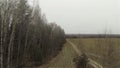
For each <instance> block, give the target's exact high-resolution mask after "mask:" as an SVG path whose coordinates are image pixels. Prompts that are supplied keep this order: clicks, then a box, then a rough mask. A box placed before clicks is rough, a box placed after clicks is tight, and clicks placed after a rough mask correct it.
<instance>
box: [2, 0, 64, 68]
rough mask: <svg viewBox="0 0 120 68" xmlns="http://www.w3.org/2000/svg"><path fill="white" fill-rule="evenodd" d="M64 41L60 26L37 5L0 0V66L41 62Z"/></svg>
mask: <svg viewBox="0 0 120 68" xmlns="http://www.w3.org/2000/svg"><path fill="white" fill-rule="evenodd" d="M64 43H65V33H64V30H63V29H62V28H61V27H60V26H58V25H57V24H55V23H48V22H47V20H46V18H45V15H43V14H41V11H40V7H39V5H36V6H35V7H32V6H30V5H29V4H28V2H27V0H0V68H22V67H24V66H30V65H42V64H44V63H47V62H48V61H49V60H50V59H52V58H53V57H55V56H56V55H57V54H58V53H59V51H60V50H61V49H62V47H63V44H64Z"/></svg>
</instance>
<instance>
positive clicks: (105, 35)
mask: <svg viewBox="0 0 120 68" xmlns="http://www.w3.org/2000/svg"><path fill="white" fill-rule="evenodd" d="M66 38H120V34H66Z"/></svg>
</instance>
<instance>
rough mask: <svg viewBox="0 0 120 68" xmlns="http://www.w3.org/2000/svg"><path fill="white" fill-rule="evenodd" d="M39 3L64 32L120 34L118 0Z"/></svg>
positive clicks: (48, 16) (46, 0) (54, 0)
mask: <svg viewBox="0 0 120 68" xmlns="http://www.w3.org/2000/svg"><path fill="white" fill-rule="evenodd" d="M39 5H40V7H41V10H42V13H44V14H45V15H46V18H47V20H48V22H55V23H57V24H58V25H60V26H61V27H62V28H63V29H64V30H65V33H72V34H73V33H75V34H78V33H79V34H101V33H105V32H107V33H113V34H120V30H119V29H120V27H119V26H120V0H39Z"/></svg>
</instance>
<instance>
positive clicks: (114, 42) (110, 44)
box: [40, 38, 120, 68]
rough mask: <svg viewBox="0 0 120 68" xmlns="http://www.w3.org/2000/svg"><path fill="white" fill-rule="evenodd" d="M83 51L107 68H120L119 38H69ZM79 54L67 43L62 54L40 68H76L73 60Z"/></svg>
mask: <svg viewBox="0 0 120 68" xmlns="http://www.w3.org/2000/svg"><path fill="white" fill-rule="evenodd" d="M68 40H69V41H71V42H72V43H73V44H75V45H76V47H77V48H78V49H79V50H80V51H81V52H85V53H87V55H88V56H89V57H90V58H91V59H93V60H95V61H96V62H98V63H100V64H101V65H103V66H104V67H106V68H120V67H119V65H120V58H119V57H120V55H119V54H120V39H119V38H108V39H104V38H99V39H98V38H81V39H80V38H75V39H73V38H69V39H68ZM76 56H77V53H76V52H75V50H74V49H73V47H72V46H71V45H70V44H69V43H68V42H66V43H65V44H64V47H63V50H62V51H61V52H60V54H59V55H58V56H57V57H55V58H54V59H53V60H51V61H50V62H49V63H48V64H45V65H43V66H41V67H40V68H75V65H74V62H73V58H75V57H76Z"/></svg>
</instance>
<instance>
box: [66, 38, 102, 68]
mask: <svg viewBox="0 0 120 68" xmlns="http://www.w3.org/2000/svg"><path fill="white" fill-rule="evenodd" d="M67 42H68V43H69V44H70V45H71V46H72V47H73V49H74V50H75V51H76V53H77V54H78V55H79V56H81V54H82V53H81V51H80V50H79V49H78V48H77V46H76V45H75V44H73V43H72V42H71V41H69V40H68V39H67ZM88 60H89V63H88V64H90V65H92V66H93V67H94V68H103V66H102V65H100V64H98V63H97V62H95V61H94V60H92V59H90V58H89V59H88Z"/></svg>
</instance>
